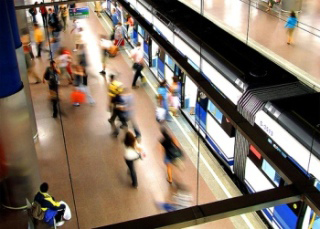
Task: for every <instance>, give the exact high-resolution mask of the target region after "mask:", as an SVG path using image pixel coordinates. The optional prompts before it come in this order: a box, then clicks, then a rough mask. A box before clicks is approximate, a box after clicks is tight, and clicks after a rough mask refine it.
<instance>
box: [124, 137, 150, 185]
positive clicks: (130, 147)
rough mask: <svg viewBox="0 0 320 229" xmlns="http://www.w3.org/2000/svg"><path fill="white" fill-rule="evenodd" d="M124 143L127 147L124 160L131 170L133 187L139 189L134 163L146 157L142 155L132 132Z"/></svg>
mask: <svg viewBox="0 0 320 229" xmlns="http://www.w3.org/2000/svg"><path fill="white" fill-rule="evenodd" d="M123 142H124V146H125V151H124V159H125V161H126V164H127V166H128V168H129V172H130V176H131V180H132V187H134V188H138V179H137V174H136V170H135V167H134V161H136V160H137V159H139V158H141V157H142V156H143V157H144V156H145V155H144V154H143V153H142V149H141V147H140V145H139V143H138V142H137V140H136V138H135V137H134V135H133V133H131V132H130V131H127V133H126V136H125V138H124V141H123Z"/></svg>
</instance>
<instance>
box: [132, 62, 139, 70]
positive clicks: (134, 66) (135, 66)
mask: <svg viewBox="0 0 320 229" xmlns="http://www.w3.org/2000/svg"><path fill="white" fill-rule="evenodd" d="M139 67H140V64H138V63H134V64H133V65H132V68H133V69H134V70H138V69H139Z"/></svg>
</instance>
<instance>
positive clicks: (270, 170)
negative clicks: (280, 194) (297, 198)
mask: <svg viewBox="0 0 320 229" xmlns="http://www.w3.org/2000/svg"><path fill="white" fill-rule="evenodd" d="M261 169H262V170H263V171H264V173H265V174H267V176H268V177H269V178H270V179H271V180H272V181H273V183H274V184H276V185H277V186H279V185H280V180H281V177H280V176H279V174H278V173H277V172H276V171H275V170H274V169H273V168H272V166H271V165H270V164H269V163H268V162H267V161H266V160H264V159H263V160H262V166H261Z"/></svg>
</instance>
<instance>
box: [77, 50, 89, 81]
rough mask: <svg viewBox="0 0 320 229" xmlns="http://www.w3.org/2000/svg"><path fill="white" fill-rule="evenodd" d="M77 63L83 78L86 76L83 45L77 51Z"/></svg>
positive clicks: (86, 64) (86, 62) (85, 55)
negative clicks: (83, 74)
mask: <svg viewBox="0 0 320 229" xmlns="http://www.w3.org/2000/svg"><path fill="white" fill-rule="evenodd" d="M77 61H78V64H79V65H80V66H82V68H83V71H84V73H85V76H87V71H86V68H87V66H88V61H87V54H86V51H85V46H84V45H81V46H80V49H79V51H78V52H77Z"/></svg>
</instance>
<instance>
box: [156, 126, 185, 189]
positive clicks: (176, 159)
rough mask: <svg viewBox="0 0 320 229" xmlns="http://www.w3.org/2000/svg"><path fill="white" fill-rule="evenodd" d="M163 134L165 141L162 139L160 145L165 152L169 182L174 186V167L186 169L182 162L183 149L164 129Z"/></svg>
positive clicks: (162, 129)
mask: <svg viewBox="0 0 320 229" xmlns="http://www.w3.org/2000/svg"><path fill="white" fill-rule="evenodd" d="M161 133H162V135H163V139H161V141H160V143H161V145H162V147H163V150H164V154H165V157H164V163H165V164H166V166H167V174H168V178H167V181H168V182H169V183H170V184H172V181H173V180H172V165H173V166H175V167H177V168H178V169H179V170H183V169H184V163H183V161H182V160H181V159H182V157H183V154H182V151H181V149H180V148H179V147H178V142H177V140H176V139H175V138H174V137H172V136H170V135H169V133H168V131H167V130H166V129H165V128H164V127H162V128H161Z"/></svg>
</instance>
